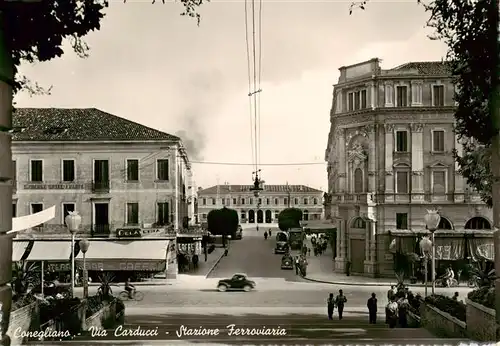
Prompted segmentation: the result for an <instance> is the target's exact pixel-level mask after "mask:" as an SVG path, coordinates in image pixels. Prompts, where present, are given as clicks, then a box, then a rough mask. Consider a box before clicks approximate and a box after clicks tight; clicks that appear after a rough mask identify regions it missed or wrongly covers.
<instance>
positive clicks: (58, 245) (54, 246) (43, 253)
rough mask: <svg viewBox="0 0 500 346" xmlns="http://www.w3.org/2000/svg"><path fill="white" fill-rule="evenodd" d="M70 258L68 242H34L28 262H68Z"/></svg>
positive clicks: (69, 243)
mask: <svg viewBox="0 0 500 346" xmlns="http://www.w3.org/2000/svg"><path fill="white" fill-rule="evenodd" d="M70 258H71V242H70V241H35V243H34V244H33V248H32V249H31V252H30V254H29V255H28V258H27V260H28V261H69V260H70Z"/></svg>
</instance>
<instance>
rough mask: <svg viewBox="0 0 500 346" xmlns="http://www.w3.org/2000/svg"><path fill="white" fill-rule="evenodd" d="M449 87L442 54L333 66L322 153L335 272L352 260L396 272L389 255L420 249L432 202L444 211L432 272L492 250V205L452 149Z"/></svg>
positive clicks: (360, 268)
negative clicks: (335, 76)
mask: <svg viewBox="0 0 500 346" xmlns="http://www.w3.org/2000/svg"><path fill="white" fill-rule="evenodd" d="M454 92H455V88H454V85H453V83H452V78H451V75H450V72H449V70H448V69H447V66H446V65H445V64H443V63H441V62H410V63H406V64H404V65H401V66H399V67H396V68H392V69H389V70H383V69H382V68H381V67H380V63H379V60H378V59H372V60H370V61H366V62H362V63H359V64H355V65H351V66H346V67H341V68H340V77H339V81H338V83H337V84H336V85H335V86H334V90H333V95H334V97H333V104H332V109H331V113H330V119H331V129H330V134H329V136H328V144H327V148H326V153H325V160H326V161H327V162H328V198H327V200H328V203H327V204H328V205H327V206H326V208H327V211H326V214H327V215H328V217H331V218H333V219H337V226H338V227H337V232H339V234H340V236H337V249H336V250H337V251H336V253H337V257H336V258H335V266H336V270H338V271H345V270H346V264H347V262H350V265H351V267H350V270H351V273H357V274H365V275H393V273H394V270H395V267H396V266H395V262H400V260H401V259H402V257H404V256H407V255H409V254H411V253H414V252H418V241H419V239H420V238H421V236H422V235H425V234H427V231H426V229H425V228H426V226H425V222H424V215H425V214H426V211H427V209H431V208H433V207H436V208H438V209H439V210H440V215H441V223H440V225H439V227H438V228H439V229H438V231H437V232H436V248H437V253H436V257H437V259H438V260H439V263H438V274H439V271H440V267H441V266H444V265H448V264H450V263H453V264H454V265H457V267H456V268H455V270H457V269H459V268H458V265H459V264H458V263H459V262H460V261H461V260H463V259H464V258H465V257H466V256H470V257H472V258H481V257H486V258H488V257H489V258H490V259H491V258H492V257H493V253H492V251H491V250H492V248H493V240H492V230H491V228H492V221H491V220H492V211H491V209H489V208H487V207H486V205H485V204H484V203H482V202H481V200H480V198H479V195H478V194H477V193H475V192H474V190H473V189H471V188H470V187H468V186H467V184H466V182H465V180H464V178H463V177H462V176H461V175H460V173H459V170H458V165H457V163H455V161H454V158H453V154H452V153H453V150H455V149H456V150H457V151H458V152H459V153H461V151H462V147H461V145H460V144H459V143H458V138H457V136H455V134H454V123H455V119H454V111H455V102H454V100H453V97H454ZM471 237H473V238H471ZM391 244H392V245H391ZM398 258H399V259H398ZM450 261H451V262H450ZM406 263H407V262H406ZM396 264H397V263H396Z"/></svg>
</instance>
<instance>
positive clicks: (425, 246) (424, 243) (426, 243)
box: [419, 237, 432, 297]
mask: <svg viewBox="0 0 500 346" xmlns="http://www.w3.org/2000/svg"><path fill="white" fill-rule="evenodd" d="M419 244H420V250H422V254H423V255H424V261H425V262H424V275H425V279H424V280H425V281H424V285H425V296H426V297H427V276H428V273H427V262H428V259H429V252H431V250H432V242H431V241H430V239H429V238H428V237H423V238H422V239H421V240H420V243H419Z"/></svg>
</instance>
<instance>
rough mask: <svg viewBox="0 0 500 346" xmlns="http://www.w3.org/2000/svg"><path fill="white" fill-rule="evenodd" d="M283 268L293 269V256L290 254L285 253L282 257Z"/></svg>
mask: <svg viewBox="0 0 500 346" xmlns="http://www.w3.org/2000/svg"><path fill="white" fill-rule="evenodd" d="M281 269H293V258H292V256H290V255H285V256H283V257H282V258H281Z"/></svg>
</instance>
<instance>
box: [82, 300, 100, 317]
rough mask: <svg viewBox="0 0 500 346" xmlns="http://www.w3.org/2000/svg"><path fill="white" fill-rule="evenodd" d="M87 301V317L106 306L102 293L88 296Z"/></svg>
mask: <svg viewBox="0 0 500 346" xmlns="http://www.w3.org/2000/svg"><path fill="white" fill-rule="evenodd" d="M86 303H87V310H86V312H85V318H89V317H90V316H92V315H94V314H95V313H96V312H98V311H99V310H101V309H102V307H103V306H104V303H103V301H102V299H101V296H100V295H95V296H90V297H88V298H87V301H86Z"/></svg>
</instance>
